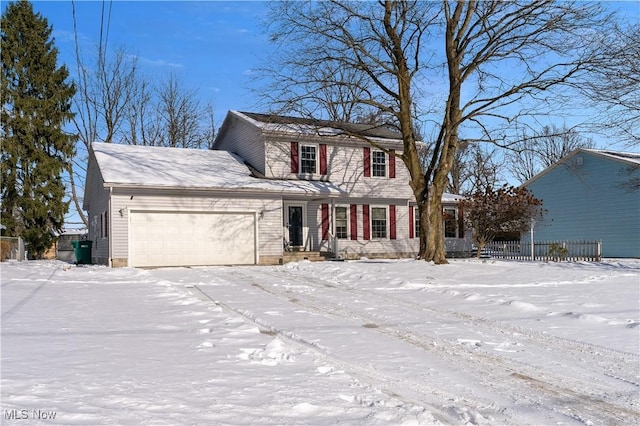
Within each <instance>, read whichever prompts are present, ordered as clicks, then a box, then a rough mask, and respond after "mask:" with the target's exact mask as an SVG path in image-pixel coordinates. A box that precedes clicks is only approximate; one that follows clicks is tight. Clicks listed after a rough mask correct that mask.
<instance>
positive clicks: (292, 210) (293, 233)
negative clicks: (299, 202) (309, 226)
mask: <svg viewBox="0 0 640 426" xmlns="http://www.w3.org/2000/svg"><path fill="white" fill-rule="evenodd" d="M287 210H288V212H287V216H288V219H289V220H288V222H287V228H288V230H289V245H290V246H291V247H301V246H302V245H303V241H304V240H303V237H302V231H303V223H302V217H303V216H302V206H288V207H287Z"/></svg>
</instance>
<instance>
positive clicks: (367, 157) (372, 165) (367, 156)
mask: <svg viewBox="0 0 640 426" xmlns="http://www.w3.org/2000/svg"><path fill="white" fill-rule="evenodd" d="M363 159H364V170H363V173H362V175H363V176H364V177H371V176H375V177H387V175H388V177H389V178H391V179H393V178H395V177H396V154H395V150H394V149H390V150H389V152H388V153H387V152H385V151H381V150H371V148H369V147H364V148H363Z"/></svg>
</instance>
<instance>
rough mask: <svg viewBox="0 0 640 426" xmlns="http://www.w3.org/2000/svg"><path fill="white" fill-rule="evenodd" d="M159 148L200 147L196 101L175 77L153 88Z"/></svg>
mask: <svg viewBox="0 0 640 426" xmlns="http://www.w3.org/2000/svg"><path fill="white" fill-rule="evenodd" d="M157 92H158V104H157V111H158V114H159V118H160V123H161V126H160V127H161V128H162V129H163V130H162V132H161V134H160V140H161V145H163V146H170V147H174V148H200V142H201V135H200V133H199V132H200V129H199V122H200V114H201V111H200V101H199V100H198V99H197V98H196V96H195V91H194V90H190V89H187V88H185V87H184V83H183V81H182V80H181V79H180V78H179V77H178V76H177V75H175V74H170V75H169V77H168V78H167V79H166V80H164V81H162V82H161V83H160V85H159V86H158V88H157Z"/></svg>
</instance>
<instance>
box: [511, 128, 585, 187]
mask: <svg viewBox="0 0 640 426" xmlns="http://www.w3.org/2000/svg"><path fill="white" fill-rule="evenodd" d="M593 147H594V143H593V141H592V140H591V139H585V138H583V137H581V136H580V134H579V133H578V132H577V131H576V130H575V129H573V128H567V127H566V126H563V127H556V126H545V127H543V128H542V130H540V131H539V132H535V133H534V134H533V135H531V136H526V135H525V136H524V137H523V138H522V139H521V140H519V141H518V142H516V143H515V144H514V145H513V146H512V147H511V150H510V151H509V153H508V154H507V158H508V162H507V164H508V166H507V167H508V169H509V171H510V172H511V174H512V175H513V176H514V177H515V178H516V179H518V180H519V181H520V182H521V183H522V182H526V181H527V180H529V179H531V178H532V177H534V176H535V175H537V174H538V173H540V172H541V171H542V170H544V169H545V168H547V167H549V166H551V165H553V164H555V163H557V162H558V161H560V159H562V158H563V157H565V156H566V155H568V154H569V153H571V152H572V151H574V150H576V149H578V148H593Z"/></svg>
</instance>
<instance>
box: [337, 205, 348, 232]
mask: <svg viewBox="0 0 640 426" xmlns="http://www.w3.org/2000/svg"><path fill="white" fill-rule="evenodd" d="M348 223H349V221H348V220H347V208H346V207H336V238H339V239H347V238H348V237H349V230H348V228H347V226H348Z"/></svg>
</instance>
